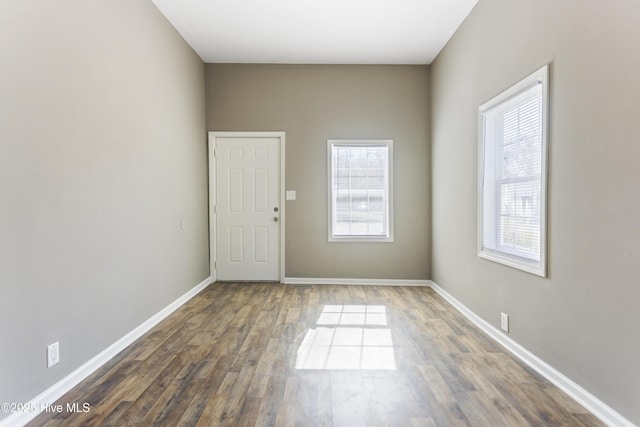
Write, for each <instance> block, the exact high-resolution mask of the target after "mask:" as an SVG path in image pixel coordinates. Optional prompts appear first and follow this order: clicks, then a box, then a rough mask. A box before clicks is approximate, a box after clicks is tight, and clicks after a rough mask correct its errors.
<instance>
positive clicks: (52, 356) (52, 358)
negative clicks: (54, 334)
mask: <svg viewBox="0 0 640 427" xmlns="http://www.w3.org/2000/svg"><path fill="white" fill-rule="evenodd" d="M59 361H60V342H58V341H56V342H54V343H53V344H51V345H49V346H47V368H50V367H52V366H53V365H55V364H56V363H58V362H59Z"/></svg>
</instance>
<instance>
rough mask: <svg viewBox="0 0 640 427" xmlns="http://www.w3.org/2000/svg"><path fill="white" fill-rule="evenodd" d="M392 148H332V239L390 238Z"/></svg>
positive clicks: (382, 145)
mask: <svg viewBox="0 0 640 427" xmlns="http://www.w3.org/2000/svg"><path fill="white" fill-rule="evenodd" d="M389 150H390V147H389V144H388V143H387V142H382V143H375V142H370V143H366V144H364V143H361V144H354V143H345V144H335V143H334V144H332V145H331V169H332V170H331V193H332V194H331V202H332V209H331V215H332V218H331V226H332V230H331V235H332V236H334V237H353V236H355V237H382V238H387V237H389V157H390V156H389Z"/></svg>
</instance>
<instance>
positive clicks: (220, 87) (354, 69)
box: [206, 64, 431, 279]
mask: <svg viewBox="0 0 640 427" xmlns="http://www.w3.org/2000/svg"><path fill="white" fill-rule="evenodd" d="M206 81H207V127H208V129H209V130H217V131H260V130H278V131H285V132H286V188H287V189H289V190H296V191H297V200H296V201H289V202H287V205H286V276H287V277H314V278H325V277H333V278H336V277H337V278H380V279H428V278H429V277H430V274H431V269H430V265H429V262H430V261H429V259H430V253H429V248H430V241H431V238H430V223H431V216H430V211H431V207H430V197H431V196H430V191H429V187H430V183H429V179H430V178H429V177H430V172H429V161H430V160H429V144H428V142H429V68H428V67H427V66H349V65H337V66H333V65H233V64H207V66H206ZM338 138H354V139H358V138H360V139H362V138H385V139H393V140H394V162H395V164H394V168H395V169H394V202H395V203H394V218H395V224H394V226H395V229H394V234H395V242H393V243H329V242H327V154H326V151H327V145H326V144H327V139H338Z"/></svg>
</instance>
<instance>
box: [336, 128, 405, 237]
mask: <svg viewBox="0 0 640 427" xmlns="http://www.w3.org/2000/svg"><path fill="white" fill-rule="evenodd" d="M336 145H339V146H350V145H351V146H366V145H378V146H386V147H387V148H388V158H387V170H388V177H387V178H388V180H387V181H388V182H387V187H388V188H387V193H388V198H387V200H388V202H387V215H388V216H387V218H388V230H387V236H367V235H350V236H335V235H333V182H332V175H333V164H332V148H333V147H334V146H336ZM327 201H328V203H327V204H328V210H327V212H328V216H327V220H328V221H327V236H328V241H329V242H355V243H358V242H360V243H363V242H367V243H373V242H387V243H388V242H393V140H392V139H329V140H327Z"/></svg>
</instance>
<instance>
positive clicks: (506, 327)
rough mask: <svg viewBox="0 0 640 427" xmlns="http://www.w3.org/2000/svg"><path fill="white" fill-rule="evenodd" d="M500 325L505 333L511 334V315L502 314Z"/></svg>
mask: <svg viewBox="0 0 640 427" xmlns="http://www.w3.org/2000/svg"><path fill="white" fill-rule="evenodd" d="M500 325H501V326H502V330H503V331H505V332H509V315H508V314H507V313H500Z"/></svg>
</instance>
